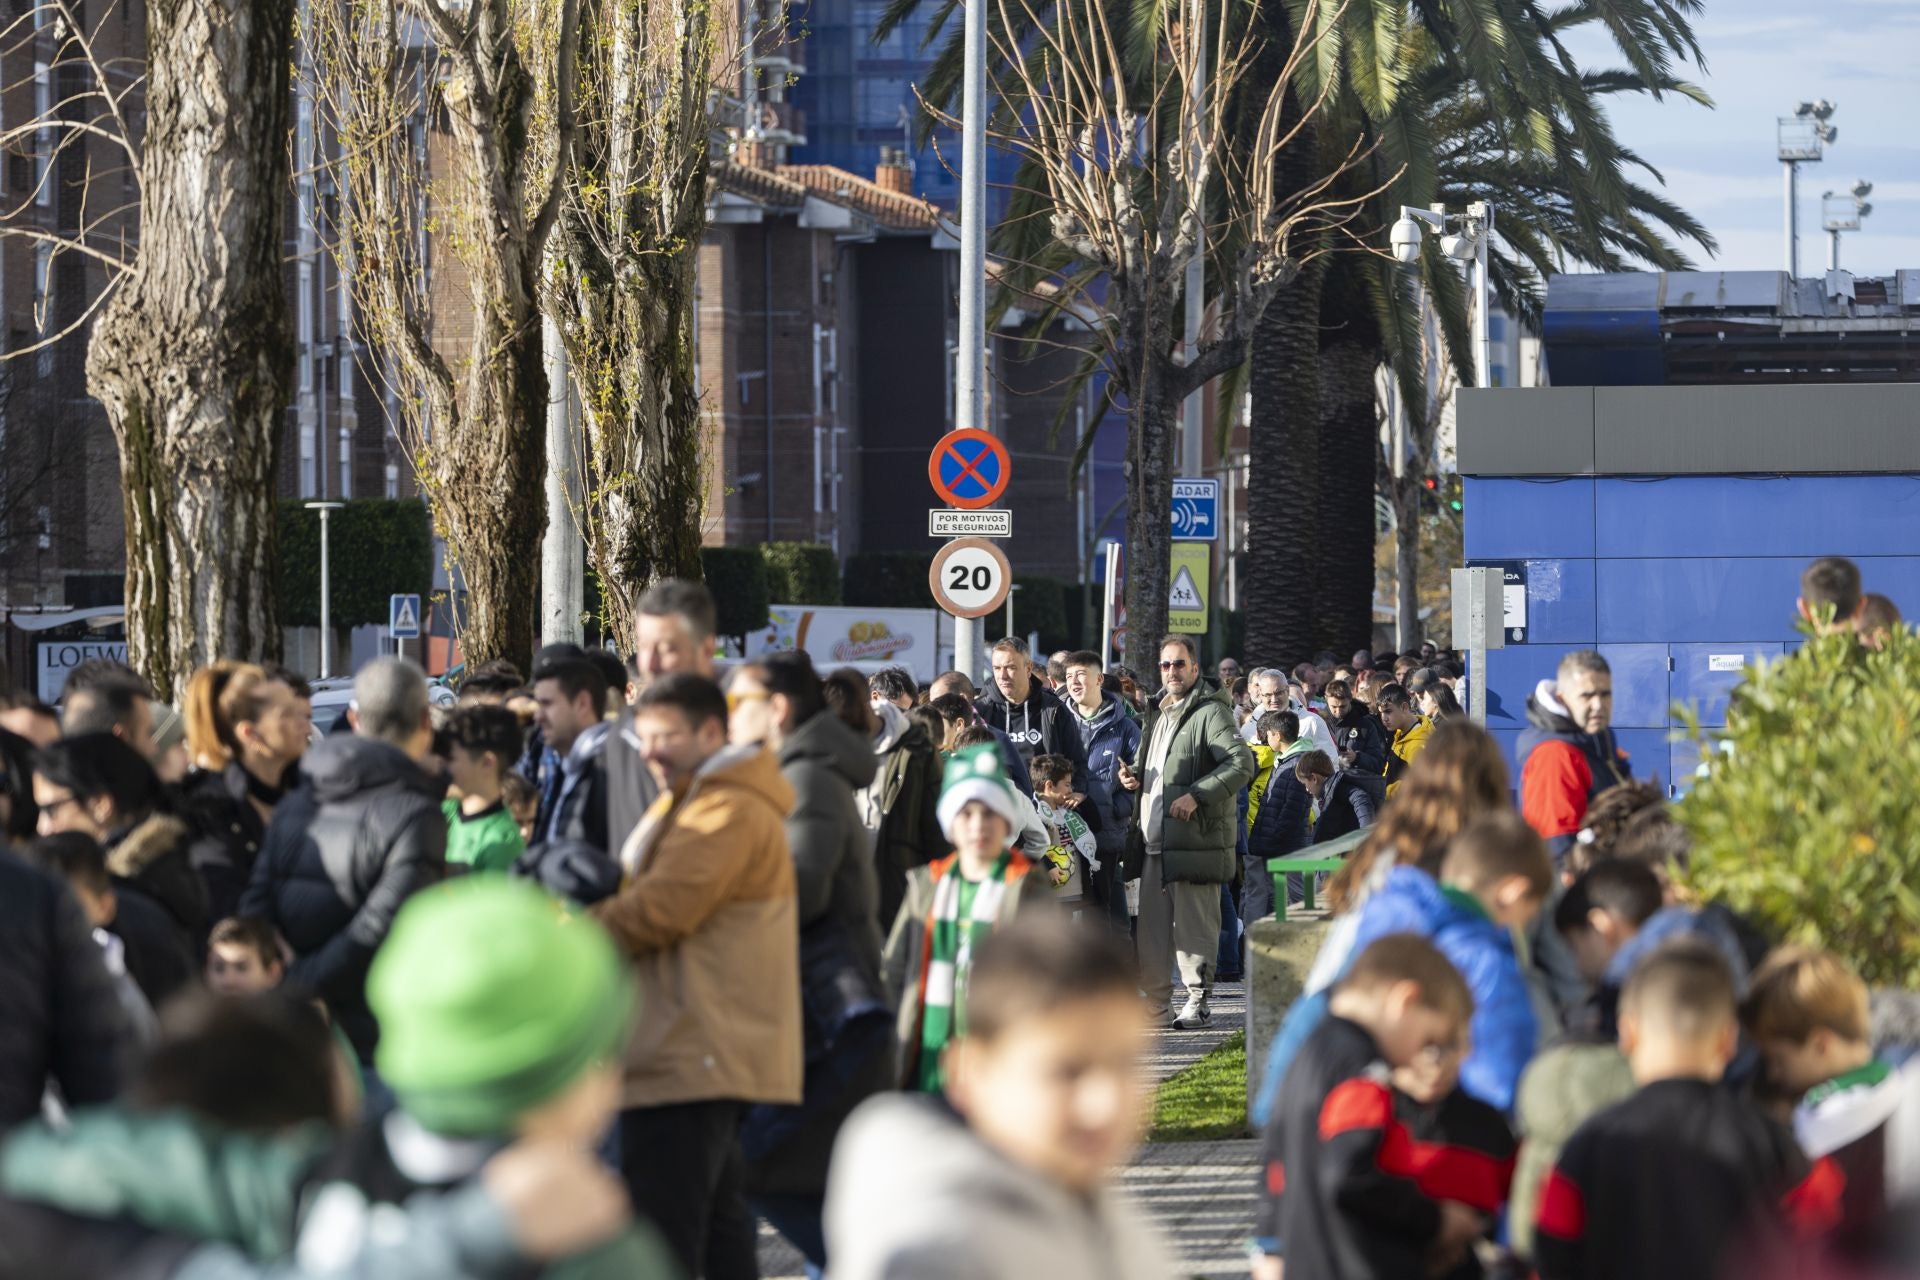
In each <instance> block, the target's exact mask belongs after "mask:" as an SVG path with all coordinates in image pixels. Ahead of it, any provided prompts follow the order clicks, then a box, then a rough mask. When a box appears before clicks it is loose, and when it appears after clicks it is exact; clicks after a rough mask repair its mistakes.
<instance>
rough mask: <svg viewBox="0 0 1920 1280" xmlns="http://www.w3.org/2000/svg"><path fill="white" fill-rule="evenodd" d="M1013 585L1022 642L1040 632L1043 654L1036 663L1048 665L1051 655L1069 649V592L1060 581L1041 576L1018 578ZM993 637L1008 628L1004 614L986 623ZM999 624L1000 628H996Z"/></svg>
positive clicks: (1015, 624)
mask: <svg viewBox="0 0 1920 1280" xmlns="http://www.w3.org/2000/svg"><path fill="white" fill-rule="evenodd" d="M1013 585H1014V586H1015V587H1017V588H1019V589H1018V590H1017V591H1015V592H1014V594H1013V627H1014V630H1015V631H1017V632H1018V633H1019V634H1020V636H1021V637H1022V638H1025V637H1026V636H1028V635H1029V634H1031V633H1033V632H1035V631H1038V632H1039V633H1040V652H1038V653H1036V654H1034V655H1033V656H1034V660H1035V661H1037V662H1041V663H1044V662H1046V660H1047V655H1048V654H1050V653H1052V652H1053V651H1054V650H1056V649H1064V648H1066V647H1067V590H1066V586H1065V584H1064V583H1062V582H1061V581H1060V579H1058V578H1048V577H1044V576H1042V575H1040V574H1018V573H1017V574H1015V575H1014V576H1013ZM985 621H986V626H987V631H988V633H989V634H998V633H999V631H1000V629H1001V628H1002V627H1004V626H1005V625H1006V615H1005V612H1004V610H1003V611H1002V613H1001V615H1000V616H999V617H998V618H988V619H986V620H985ZM996 623H997V624H998V625H996Z"/></svg>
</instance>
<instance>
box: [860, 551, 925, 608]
mask: <svg viewBox="0 0 1920 1280" xmlns="http://www.w3.org/2000/svg"><path fill="white" fill-rule="evenodd" d="M932 569H933V553H932V552H930V551H924V552H923V551H863V552H861V553H860V554H859V555H857V556H853V557H850V558H849V559H848V560H847V574H846V587H845V591H844V592H843V595H844V597H845V603H847V604H851V605H861V606H864V607H865V608H868V609H931V608H933V607H934V605H933V592H932V591H931V590H929V589H928V587H927V575H928V573H930V572H931V571H932Z"/></svg>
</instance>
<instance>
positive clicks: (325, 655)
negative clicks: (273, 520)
mask: <svg viewBox="0 0 1920 1280" xmlns="http://www.w3.org/2000/svg"><path fill="white" fill-rule="evenodd" d="M332 514H333V511H332V509H331V508H328V507H321V508H320V678H321V679H322V680H325V679H326V678H327V677H328V676H331V675H332V674H333V563H332V560H331V558H330V556H329V555H328V548H327V533H328V529H327V517H328V516H330V515H332Z"/></svg>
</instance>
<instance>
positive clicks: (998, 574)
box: [927, 538, 1013, 618]
mask: <svg viewBox="0 0 1920 1280" xmlns="http://www.w3.org/2000/svg"><path fill="white" fill-rule="evenodd" d="M927 585H928V586H929V587H931V588H932V590H933V599H934V603H936V604H938V605H939V606H940V607H941V608H942V609H945V610H946V611H947V612H948V613H950V614H952V615H953V616H954V617H956V618H984V617H986V616H987V615H988V614H990V613H992V612H993V611H994V610H995V609H998V608H999V607H1000V606H1001V605H1003V604H1005V603H1006V602H1007V592H1008V591H1009V590H1011V589H1012V586H1013V567H1012V566H1011V565H1010V564H1008V563H1007V556H1006V553H1005V552H1004V551H1002V550H1000V548H999V547H997V546H995V545H994V544H993V543H991V542H988V541H987V540H986V539H985V538H956V539H954V540H953V541H952V542H949V543H948V544H947V545H946V546H944V547H942V548H940V550H939V553H938V554H936V555H935V556H934V557H933V569H932V571H931V572H930V573H929V574H928V575H927Z"/></svg>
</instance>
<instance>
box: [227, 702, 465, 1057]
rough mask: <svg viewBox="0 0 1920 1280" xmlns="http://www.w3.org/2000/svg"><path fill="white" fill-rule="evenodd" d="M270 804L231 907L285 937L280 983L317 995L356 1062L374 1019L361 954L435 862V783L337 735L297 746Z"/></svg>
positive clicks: (367, 1049) (442, 826)
mask: <svg viewBox="0 0 1920 1280" xmlns="http://www.w3.org/2000/svg"><path fill="white" fill-rule="evenodd" d="M300 773H301V777H302V779H303V782H302V785H301V787H300V788H299V789H298V790H297V791H295V792H294V793H293V794H291V795H289V796H288V797H287V798H286V799H285V800H282V801H281V802H280V806H279V808H277V809H275V810H274V814H273V821H272V823H270V824H269V825H268V827H267V841H266V845H265V847H263V848H262V849H261V850H260V859H259V861H258V862H256V863H255V864H254V868H253V879H252V881H251V882H250V883H249V884H248V885H247V892H246V894H245V896H244V897H242V898H241V901H240V910H241V911H242V913H244V914H246V915H256V916H260V917H261V918H263V919H266V920H269V921H271V922H272V923H273V924H274V926H275V927H277V928H278V929H279V930H280V936H281V937H283V938H285V939H286V940H287V944H288V945H289V946H290V947H292V948H293V953H294V960H293V964H292V966H291V967H290V968H289V969H288V971H287V981H288V983H289V985H291V986H294V987H296V988H299V989H304V990H306V991H308V992H311V993H313V994H315V995H317V996H319V997H320V998H321V999H323V1000H325V1001H326V1002H327V1008H328V1009H329V1010H331V1011H332V1013H333V1017H334V1020H335V1021H336V1022H338V1023H339V1024H340V1028H341V1030H343V1031H345V1032H346V1034H347V1038H348V1039H349V1040H351V1041H352V1042H353V1047H354V1049H355V1051H356V1052H358V1053H359V1055H360V1058H361V1060H362V1061H363V1062H368V1061H371V1060H372V1057H373V1046H374V1044H375V1042H376V1041H377V1040H378V1039H379V1028H378V1026H376V1024H375V1023H374V1019H373V1014H372V1013H371V1012H370V1011H369V1010H368V1008H367V998H366V978H367V966H368V965H369V964H371V963H372V962H373V953H374V952H375V951H377V950H379V948H380V944H381V943H382V942H384V941H385V940H386V937H387V930H388V929H390V928H391V927H392V926H393V918H394V916H395V915H396V914H397V913H398V912H399V910H400V905H401V904H402V903H403V902H405V901H406V900H407V899H408V898H410V897H412V896H413V894H414V893H415V892H416V891H418V890H420V889H424V888H426V887H427V886H428V885H431V884H435V883H437V882H438V881H439V880H440V879H441V878H443V877H444V876H445V875H446V870H447V823H446V818H445V817H444V816H443V815H442V813H441V811H440V802H441V799H442V798H443V797H444V795H445V793H446V785H445V784H444V783H443V782H442V781H441V780H440V779H438V778H434V777H431V776H429V775H428V774H427V773H426V772H425V771H424V770H423V769H421V768H420V766H419V765H417V764H415V763H414V762H413V761H412V760H411V759H409V758H408V757H407V755H406V754H405V753H404V752H402V751H401V750H400V749H399V748H397V747H394V746H391V745H389V744H387V743H384V742H378V741H375V740H373V739H371V738H360V737H353V736H348V735H337V736H335V737H331V738H327V739H325V740H323V741H322V742H320V743H319V744H318V745H316V746H315V747H314V748H313V749H312V750H311V751H309V752H307V755H306V759H305V760H303V761H302V762H301V765H300Z"/></svg>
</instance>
